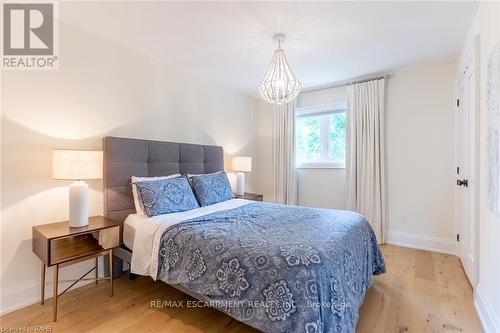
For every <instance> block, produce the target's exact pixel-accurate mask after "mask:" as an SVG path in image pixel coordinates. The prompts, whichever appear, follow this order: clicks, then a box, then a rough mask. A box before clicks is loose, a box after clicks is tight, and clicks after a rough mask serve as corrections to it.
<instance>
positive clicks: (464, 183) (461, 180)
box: [457, 179, 469, 187]
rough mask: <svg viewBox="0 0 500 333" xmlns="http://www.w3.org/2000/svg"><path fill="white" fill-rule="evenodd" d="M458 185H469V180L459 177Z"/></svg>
mask: <svg viewBox="0 0 500 333" xmlns="http://www.w3.org/2000/svg"><path fill="white" fill-rule="evenodd" d="M457 186H465V187H469V181H468V180H467V179H457Z"/></svg>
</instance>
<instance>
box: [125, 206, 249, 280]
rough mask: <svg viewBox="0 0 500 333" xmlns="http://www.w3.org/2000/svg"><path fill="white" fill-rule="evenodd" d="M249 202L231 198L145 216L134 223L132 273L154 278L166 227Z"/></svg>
mask: <svg viewBox="0 0 500 333" xmlns="http://www.w3.org/2000/svg"><path fill="white" fill-rule="evenodd" d="M250 202H251V201H248V200H244V199H232V200H227V201H223V202H219V203H217V204H214V205H210V206H205V207H200V208H196V209H193V210H189V211H186V212H180V213H172V214H165V215H158V216H153V217H150V218H147V217H146V220H144V221H142V222H141V223H137V224H136V225H135V235H134V241H133V247H132V263H131V266H130V271H131V272H132V273H134V274H140V275H149V276H151V277H152V278H153V279H154V280H156V274H157V272H158V251H159V247H160V239H161V236H162V235H163V232H164V231H165V230H166V229H167V228H168V227H170V226H173V225H175V224H178V223H181V222H182V221H185V220H189V219H192V218H196V217H200V216H203V215H207V214H211V213H215V212H218V211H223V210H228V209H233V208H238V207H241V206H244V205H246V204H249V203H250Z"/></svg>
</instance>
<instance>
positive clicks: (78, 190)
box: [69, 180, 89, 228]
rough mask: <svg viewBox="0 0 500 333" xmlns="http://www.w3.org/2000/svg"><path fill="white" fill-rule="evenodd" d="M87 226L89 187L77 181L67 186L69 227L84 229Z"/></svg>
mask: <svg viewBox="0 0 500 333" xmlns="http://www.w3.org/2000/svg"><path fill="white" fill-rule="evenodd" d="M88 224H89V185H88V184H87V183H85V182H84V181H82V180H77V181H76V182H73V183H72V184H71V185H70V186H69V226H70V227H71V228H80V227H85V226H87V225H88Z"/></svg>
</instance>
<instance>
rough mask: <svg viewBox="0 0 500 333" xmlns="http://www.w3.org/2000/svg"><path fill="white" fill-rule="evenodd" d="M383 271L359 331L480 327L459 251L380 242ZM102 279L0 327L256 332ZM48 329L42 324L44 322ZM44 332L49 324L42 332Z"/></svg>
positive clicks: (153, 291)
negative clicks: (55, 308) (162, 304)
mask: <svg viewBox="0 0 500 333" xmlns="http://www.w3.org/2000/svg"><path fill="white" fill-rule="evenodd" d="M382 251H383V253H384V257H385V260H386V263H387V273H386V274H384V275H381V276H377V277H375V279H374V280H375V281H374V284H373V286H372V287H371V288H370V290H369V291H368V293H367V296H366V300H365V303H364V304H363V307H362V308H361V311H360V319H359V322H358V332H369V333H373V332H482V328H481V324H480V322H479V319H478V317H477V315H476V312H475V310H474V305H473V303H472V288H471V286H470V285H469V283H468V281H467V279H466V277H465V273H464V271H463V269H462V266H461V264H460V262H459V260H458V258H457V257H454V256H449V255H443V254H439V253H433V252H426V251H419V250H412V249H407V248H402V247H397V246H389V245H384V246H382ZM108 295H109V290H108V284H107V283H100V284H99V285H98V286H95V285H94V284H90V285H87V286H85V287H82V288H79V289H76V290H74V291H71V292H69V293H68V294H65V295H64V296H62V297H61V298H60V300H59V302H60V305H59V320H58V321H57V322H56V323H54V322H52V321H51V319H52V307H51V300H48V301H46V303H45V305H43V306H41V305H39V304H35V305H31V306H29V307H26V308H24V309H21V310H18V311H16V312H13V313H10V314H7V315H5V316H2V317H0V327H1V328H2V331H5V329H6V328H9V327H10V328H21V327H33V326H42V329H43V328H44V327H43V326H44V325H46V326H47V327H50V328H51V330H52V332H173V333H177V332H235V333H236V332H256V330H254V329H252V328H250V327H248V326H246V325H244V324H242V323H240V322H238V321H236V320H233V319H231V318H230V317H229V316H226V315H224V314H222V313H221V312H218V311H216V310H214V309H211V308H186V307H177V308H176V307H169V308H168V309H157V308H154V307H151V301H157V300H171V301H174V300H175V301H181V300H182V301H184V305H185V303H186V302H187V301H188V300H192V299H191V298H190V297H189V296H187V295H185V294H183V293H181V292H180V291H177V289H175V288H173V287H169V286H167V285H166V284H164V283H162V282H156V283H155V282H154V281H153V280H152V279H150V278H147V277H141V278H138V279H137V280H133V281H130V280H128V279H127V277H126V276H124V277H122V278H120V279H117V280H116V284H115V296H114V297H113V298H110V297H109V296H108ZM45 328H46V327H45ZM45 331H47V330H45Z"/></svg>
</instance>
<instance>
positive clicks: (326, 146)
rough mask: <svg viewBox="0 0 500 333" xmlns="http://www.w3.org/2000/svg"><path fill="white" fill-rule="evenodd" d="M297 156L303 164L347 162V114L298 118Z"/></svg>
mask: <svg viewBox="0 0 500 333" xmlns="http://www.w3.org/2000/svg"><path fill="white" fill-rule="evenodd" d="M296 154H297V161H299V162H302V163H304V162H326V163H328V162H342V163H343V162H345V156H346V115H345V112H339V113H329V114H322V115H311V116H309V115H305V116H299V117H297V119H296ZM323 155H324V156H323Z"/></svg>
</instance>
